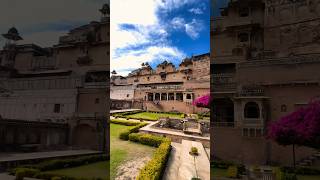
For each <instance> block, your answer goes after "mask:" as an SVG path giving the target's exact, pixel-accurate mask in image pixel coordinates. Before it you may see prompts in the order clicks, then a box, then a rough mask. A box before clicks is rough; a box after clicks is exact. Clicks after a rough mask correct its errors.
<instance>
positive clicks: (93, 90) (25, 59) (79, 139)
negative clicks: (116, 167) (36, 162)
mask: <svg viewBox="0 0 320 180" xmlns="http://www.w3.org/2000/svg"><path fill="white" fill-rule="evenodd" d="M105 7H107V6H105ZM101 12H102V18H101V20H100V21H92V22H90V23H89V24H87V25H83V26H80V27H78V28H75V29H72V30H70V31H69V33H68V34H67V35H65V36H62V37H60V38H59V43H58V44H56V45H54V46H52V47H49V48H42V47H40V46H37V45H35V44H19V45H17V44H16V43H15V42H16V41H17V40H19V39H20V38H21V37H20V36H19V34H18V32H17V30H16V29H15V28H11V29H10V30H9V32H8V33H7V34H4V36H5V38H6V39H7V43H6V45H5V46H4V47H3V49H2V50H1V51H0V116H1V118H2V119H1V118H0V121H4V120H6V121H8V122H10V121H14V122H15V123H16V124H17V126H16V127H20V126H19V121H20V122H21V123H27V122H30V123H29V124H30V128H31V129H32V128H35V127H37V122H38V123H48V124H49V125H48V126H49V127H50V124H62V125H65V126H66V127H68V128H64V129H63V130H64V131H65V133H64V134H60V135H61V136H63V137H64V138H63V139H66V141H63V143H60V144H61V145H64V146H73V147H74V148H91V149H97V150H104V151H105V150H106V149H107V147H106V145H107V144H108V143H107V140H108V138H107V137H106V134H107V133H108V132H107V119H106V118H108V117H109V116H108V114H107V113H108V103H107V102H108V101H109V100H108V99H109V93H108V92H107V86H108V82H107V80H108V79H109V76H110V75H109V54H110V53H109V45H110V43H109V39H110V37H109V15H108V14H105V13H104V11H101ZM12 37H20V38H12ZM57 38H58V37H57ZM2 125H3V124H2ZM2 125H0V130H1V131H0V134H2V135H3V137H2V138H3V139H7V138H6V136H9V135H10V133H18V132H19V130H18V129H19V128H15V131H12V132H9V131H10V130H8V131H4V130H3V131H2V128H1V126H2ZM63 127H64V126H63ZM20 128H21V127H20ZM38 131H42V130H41V129H39V130H38ZM52 131H59V132H60V131H61V130H59V129H57V128H53V130H52ZM22 132H23V131H20V132H19V133H22ZM36 134H37V138H38V139H41V138H45V137H40V136H42V135H41V133H36ZM48 134H50V133H48ZM53 134H54V133H53ZM14 136H15V135H14ZM21 136H23V134H21ZM25 136H27V135H26V134H25ZM38 136H39V137H38ZM48 137H49V135H48ZM50 137H51V136H50ZM54 137H56V139H57V140H56V141H58V140H59V139H61V138H60V137H59V133H58V134H57V135H55V136H54ZM51 142H55V140H53V141H51ZM59 142H60V141H59ZM1 143H4V144H6V145H8V143H9V141H8V142H7V141H1V142H0V144H1ZM10 143H11V144H18V145H24V144H30V143H32V142H31V141H27V140H26V141H19V142H16V141H12V142H11V141H10ZM10 143H9V144H10ZM37 143H39V144H41V145H43V144H42V141H37ZM51 145H53V144H52V143H46V144H45V146H46V147H47V148H49V147H50V146H51Z"/></svg>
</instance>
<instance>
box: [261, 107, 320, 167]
mask: <svg viewBox="0 0 320 180" xmlns="http://www.w3.org/2000/svg"><path fill="white" fill-rule="evenodd" d="M267 137H268V138H270V139H273V140H275V141H276V142H277V143H278V144H280V145H284V146H287V145H292V153H293V165H294V167H295V145H299V146H307V147H311V148H320V101H311V102H310V103H309V104H308V105H307V106H306V107H302V108H299V109H297V110H296V111H294V112H292V113H290V114H288V115H286V116H284V117H282V118H280V119H279V120H278V121H275V122H272V123H271V124H270V125H269V127H268V134H267Z"/></svg>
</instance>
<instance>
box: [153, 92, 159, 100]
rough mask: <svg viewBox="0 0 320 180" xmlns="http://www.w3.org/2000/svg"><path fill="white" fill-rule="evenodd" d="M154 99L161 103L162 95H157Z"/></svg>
mask: <svg viewBox="0 0 320 180" xmlns="http://www.w3.org/2000/svg"><path fill="white" fill-rule="evenodd" d="M154 99H155V100H156V101H160V94H159V93H156V95H155V97H154Z"/></svg>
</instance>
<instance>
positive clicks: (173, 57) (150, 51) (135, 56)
mask: <svg viewBox="0 0 320 180" xmlns="http://www.w3.org/2000/svg"><path fill="white" fill-rule="evenodd" d="M184 57H185V54H184V53H182V52H181V51H179V50H178V49H177V48H173V47H169V46H163V47H159V46H150V47H148V48H146V49H141V50H138V51H130V52H127V53H125V54H123V55H122V56H121V57H118V58H117V59H114V60H112V61H111V70H113V69H115V70H116V71H117V73H118V74H119V75H123V76H125V75H128V73H129V72H131V71H132V70H134V69H137V68H140V67H141V64H142V63H143V62H155V61H156V62H157V63H160V62H161V61H163V60H169V61H178V60H181V59H182V58H184Z"/></svg>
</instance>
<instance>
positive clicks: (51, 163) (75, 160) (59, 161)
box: [11, 154, 107, 174]
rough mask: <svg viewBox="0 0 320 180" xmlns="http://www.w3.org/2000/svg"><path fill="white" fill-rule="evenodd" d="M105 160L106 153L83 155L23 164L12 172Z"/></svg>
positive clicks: (51, 168) (66, 166)
mask: <svg viewBox="0 0 320 180" xmlns="http://www.w3.org/2000/svg"><path fill="white" fill-rule="evenodd" d="M105 160H107V156H106V155H105V154H102V155H90V156H83V157H78V158H72V159H54V160H49V161H44V162H41V163H39V164H35V165H23V166H21V167H20V168H16V169H14V170H12V171H11V173H13V174H16V172H17V170H18V169H21V168H22V169H23V168H28V169H37V170H40V171H49V170H55V169H63V168H70V167H76V166H81V165H84V164H90V163H94V162H99V161H105Z"/></svg>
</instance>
